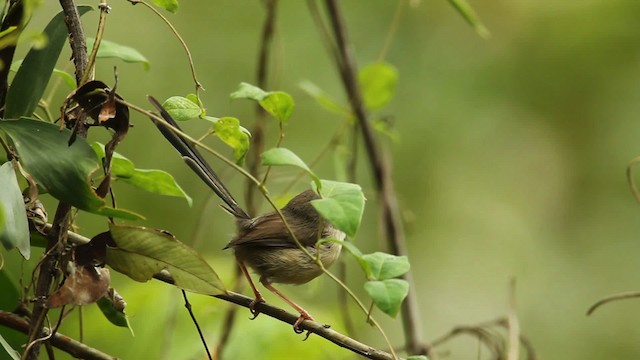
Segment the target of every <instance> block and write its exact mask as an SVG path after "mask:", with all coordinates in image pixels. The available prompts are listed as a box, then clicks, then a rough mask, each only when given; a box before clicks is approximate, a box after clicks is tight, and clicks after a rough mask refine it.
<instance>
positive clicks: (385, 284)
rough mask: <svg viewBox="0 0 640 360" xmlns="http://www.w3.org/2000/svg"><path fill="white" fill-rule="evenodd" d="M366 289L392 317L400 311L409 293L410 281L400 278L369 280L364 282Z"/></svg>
mask: <svg viewBox="0 0 640 360" xmlns="http://www.w3.org/2000/svg"><path fill="white" fill-rule="evenodd" d="M364 289H365V290H366V291H367V293H368V294H369V296H370V297H371V299H372V300H373V303H374V304H376V306H377V307H378V309H380V310H381V311H382V312H383V313H385V314H387V315H389V316H391V317H395V316H396V315H398V311H400V305H402V301H403V300H404V298H405V297H407V294H408V293H409V283H407V282H406V281H404V280H400V279H387V280H382V281H367V282H366V283H365V284H364Z"/></svg>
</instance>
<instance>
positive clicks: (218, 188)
mask: <svg viewBox="0 0 640 360" xmlns="http://www.w3.org/2000/svg"><path fill="white" fill-rule="evenodd" d="M148 98H149V101H150V102H151V104H152V105H153V106H154V107H155V108H156V109H157V110H158V112H159V113H160V116H162V118H163V119H164V121H166V122H167V123H169V124H170V125H171V126H173V127H174V128H176V129H178V130H180V131H182V130H181V129H180V127H179V126H178V124H177V123H176V121H175V120H174V119H173V118H172V117H171V115H169V113H168V112H167V111H166V110H165V109H164V108H163V107H162V105H161V104H160V103H159V102H158V100H156V99H155V98H153V97H152V96H149V97H148ZM151 121H153V123H154V124H155V125H156V126H157V127H158V129H159V130H160V132H161V133H162V135H164V137H165V138H166V139H167V140H169V142H170V143H171V145H173V147H174V148H175V149H176V150H178V152H179V153H180V155H182V160H184V162H185V163H187V165H189V167H190V168H191V170H193V172H195V173H196V174H197V175H198V176H199V177H200V179H202V181H204V182H205V184H207V185H208V186H209V187H210V188H211V190H213V192H215V193H216V195H218V197H220V199H222V201H224V203H225V204H226V205H227V207H225V209H226V210H227V211H229V212H230V213H231V214H232V215H233V216H235V217H236V218H240V219H249V218H250V216H249V215H248V214H247V212H246V211H244V210H243V209H242V208H241V207H240V205H239V204H238V202H237V201H236V199H235V198H234V197H233V196H232V195H231V193H230V192H229V190H228V189H227V187H226V186H224V183H223V182H222V180H220V178H219V177H218V175H216V173H215V172H214V171H213V169H211V166H209V164H208V163H207V162H206V161H205V160H204V158H203V157H202V154H200V152H199V151H198V150H197V149H196V148H195V147H194V146H193V145H192V144H191V143H190V142H189V141H187V140H186V139H184V138H183V137H182V136H180V135H179V134H177V133H175V132H174V131H173V130H172V129H170V128H169V127H167V126H166V125H165V124H163V123H161V122H159V121H157V120H155V119H153V118H152V119H151Z"/></svg>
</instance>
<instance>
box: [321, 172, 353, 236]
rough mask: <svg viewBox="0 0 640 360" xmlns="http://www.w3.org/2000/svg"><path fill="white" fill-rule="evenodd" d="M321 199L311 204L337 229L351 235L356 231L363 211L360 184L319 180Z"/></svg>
mask: <svg viewBox="0 0 640 360" xmlns="http://www.w3.org/2000/svg"><path fill="white" fill-rule="evenodd" d="M320 182H321V183H322V188H321V191H320V194H321V195H322V199H318V200H313V201H312V202H311V205H313V207H314V208H315V209H316V210H317V211H318V212H319V213H320V215H322V217H323V218H325V219H327V220H328V221H329V222H330V223H331V224H333V225H334V226H335V227H336V228H337V229H340V230H342V231H344V232H345V233H346V234H347V235H349V236H351V237H353V236H355V235H356V233H357V232H358V227H359V226H360V221H361V220H362V214H363V212H364V200H365V198H364V194H363V193H362V188H360V185H357V184H351V183H344V182H337V181H330V180H320Z"/></svg>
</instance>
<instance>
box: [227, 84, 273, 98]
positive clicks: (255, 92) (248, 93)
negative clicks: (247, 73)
mask: <svg viewBox="0 0 640 360" xmlns="http://www.w3.org/2000/svg"><path fill="white" fill-rule="evenodd" d="M267 95H269V93H267V92H266V91H264V90H262V89H260V88H259V87H257V86H253V85H251V84H249V83H246V82H241V83H240V85H239V86H238V90H236V91H234V92H232V93H231V99H232V100H236V99H249V100H255V101H260V100H262V99H264V98H265V97H266V96H267Z"/></svg>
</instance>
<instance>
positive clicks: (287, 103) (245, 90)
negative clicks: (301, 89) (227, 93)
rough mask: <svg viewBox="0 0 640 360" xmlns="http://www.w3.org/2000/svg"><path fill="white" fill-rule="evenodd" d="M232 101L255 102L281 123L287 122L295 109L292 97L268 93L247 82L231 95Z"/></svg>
mask: <svg viewBox="0 0 640 360" xmlns="http://www.w3.org/2000/svg"><path fill="white" fill-rule="evenodd" d="M231 99H233V100H235V99H250V100H255V101H257V102H258V104H260V106H261V107H262V108H263V109H265V110H266V111H267V112H268V113H270V114H271V115H273V116H274V117H275V118H276V119H278V121H280V122H287V120H289V117H290V116H291V113H292V112H293V108H294V107H295V103H294V102H293V98H292V97H291V95H289V94H287V93H285V92H282V91H270V92H266V91H264V90H262V89H260V88H259V87H257V86H254V85H251V84H248V83H245V82H243V83H240V86H239V87H238V90H236V91H235V92H233V93H231Z"/></svg>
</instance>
